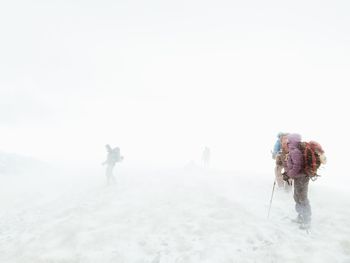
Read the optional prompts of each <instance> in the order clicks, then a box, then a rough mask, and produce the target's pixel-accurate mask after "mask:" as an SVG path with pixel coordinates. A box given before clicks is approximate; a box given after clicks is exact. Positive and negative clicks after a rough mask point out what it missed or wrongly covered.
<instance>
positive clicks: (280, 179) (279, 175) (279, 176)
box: [275, 165, 284, 187]
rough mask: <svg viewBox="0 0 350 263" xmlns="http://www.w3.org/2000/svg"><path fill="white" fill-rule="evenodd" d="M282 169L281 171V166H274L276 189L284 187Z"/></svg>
mask: <svg viewBox="0 0 350 263" xmlns="http://www.w3.org/2000/svg"><path fill="white" fill-rule="evenodd" d="M282 169H283V166H281V165H276V167H275V177H276V182H277V185H278V187H283V186H284V181H283V175H282Z"/></svg>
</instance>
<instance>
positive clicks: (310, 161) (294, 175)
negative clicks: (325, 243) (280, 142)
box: [283, 133, 326, 229]
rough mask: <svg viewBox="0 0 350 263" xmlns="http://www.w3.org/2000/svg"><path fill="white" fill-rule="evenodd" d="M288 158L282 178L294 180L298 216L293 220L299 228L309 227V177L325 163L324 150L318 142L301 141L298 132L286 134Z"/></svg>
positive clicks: (314, 175) (313, 176) (313, 177)
mask: <svg viewBox="0 0 350 263" xmlns="http://www.w3.org/2000/svg"><path fill="white" fill-rule="evenodd" d="M287 146H288V158H287V169H286V171H285V172H284V174H283V176H284V180H289V179H293V181H294V201H295V210H296V211H297V213H298V216H297V218H296V220H294V221H295V222H297V223H299V224H300V228H301V229H309V228H310V224H311V206H310V202H309V198H308V188H309V181H310V179H311V180H313V179H315V178H316V177H317V176H318V175H317V169H318V168H319V167H320V165H321V164H322V163H325V160H326V159H325V155H324V151H323V149H322V147H321V145H320V144H318V143H316V142H314V141H311V142H308V143H307V142H302V141H301V136H300V135H299V134H296V133H294V134H289V135H288V136H287Z"/></svg>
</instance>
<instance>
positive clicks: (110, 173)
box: [106, 164, 115, 184]
mask: <svg viewBox="0 0 350 263" xmlns="http://www.w3.org/2000/svg"><path fill="white" fill-rule="evenodd" d="M113 168H114V164H107V168H106V177H107V184H112V183H113V184H114V183H115V177H114V175H113Z"/></svg>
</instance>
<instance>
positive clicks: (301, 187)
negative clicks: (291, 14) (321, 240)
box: [294, 176, 311, 224]
mask: <svg viewBox="0 0 350 263" xmlns="http://www.w3.org/2000/svg"><path fill="white" fill-rule="evenodd" d="M309 180H310V178H309V177H306V176H303V177H300V178H296V179H294V200H295V210H296V211H297V213H298V214H299V215H300V216H301V217H302V218H303V222H304V223H307V224H309V223H310V221H311V206H310V203H309V199H308V187H309Z"/></svg>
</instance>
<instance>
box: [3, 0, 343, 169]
mask: <svg viewBox="0 0 350 263" xmlns="http://www.w3.org/2000/svg"><path fill="white" fill-rule="evenodd" d="M3 2H4V1H3ZM349 13H350V2H348V1H289V2H287V1H199V0H186V1H154V0H150V1H120V0H119V1H62V0H60V1H30V2H28V1H7V2H6V3H5V2H4V3H1V8H0V38H1V39H0V40H1V41H0V72H1V73H0V130H1V141H0V142H1V144H0V150H2V151H7V152H16V153H22V154H26V155H31V156H34V157H37V158H40V159H43V160H47V161H57V160H60V161H72V162H73V161H76V162H80V163H81V162H86V163H90V164H93V163H97V164H99V163H100V162H102V161H103V158H105V149H104V145H105V144H106V143H110V144H111V145H112V146H116V145H119V146H120V147H121V150H122V154H124V155H125V157H126V159H125V160H126V161H127V162H128V163H130V164H135V165H138V164H142V165H143V164H151V165H154V166H157V165H161V164H162V165H163V164H172V165H183V164H185V163H186V162H188V161H190V160H195V161H198V160H199V158H200V154H201V151H202V149H203V148H204V146H206V145H207V146H209V147H210V148H211V149H212V163H213V166H214V167H217V168H225V169H248V170H256V171H259V170H263V171H270V170H272V169H273V162H272V160H271V156H270V150H271V149H272V146H273V144H274V142H275V136H276V133H277V132H279V131H288V132H298V133H301V134H302V135H303V137H304V138H305V139H306V140H310V139H314V140H317V141H319V142H320V143H321V144H322V145H323V146H324V148H325V150H326V151H327V155H328V159H329V161H330V162H329V164H328V167H330V168H329V169H330V171H333V172H335V171H337V172H338V171H339V172H341V171H344V170H343V168H344V169H345V167H346V166H345V165H346V163H347V160H346V159H345V158H347V157H345V156H346V155H348V154H347V151H346V150H347V149H349V147H350V145H349V142H348V141H346V140H345V136H347V135H348V134H349V132H350V128H349V127H348V124H347V121H346V120H347V113H348V112H349V108H350V106H349V103H348V96H346V95H345V94H346V90H347V88H349V84H350V79H349V72H350V71H349V69H350V48H349V47H350V16H349ZM307 105H308V106H307Z"/></svg>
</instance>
